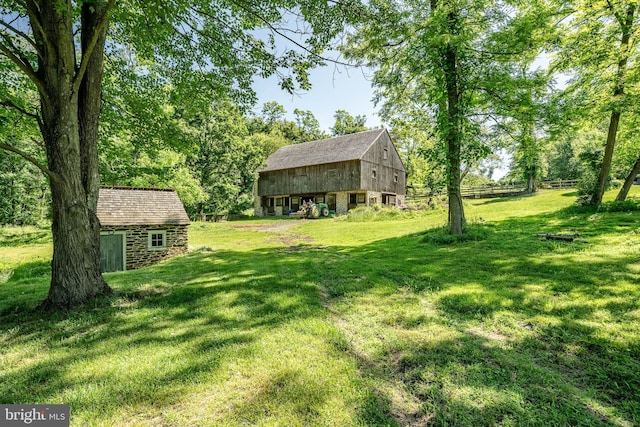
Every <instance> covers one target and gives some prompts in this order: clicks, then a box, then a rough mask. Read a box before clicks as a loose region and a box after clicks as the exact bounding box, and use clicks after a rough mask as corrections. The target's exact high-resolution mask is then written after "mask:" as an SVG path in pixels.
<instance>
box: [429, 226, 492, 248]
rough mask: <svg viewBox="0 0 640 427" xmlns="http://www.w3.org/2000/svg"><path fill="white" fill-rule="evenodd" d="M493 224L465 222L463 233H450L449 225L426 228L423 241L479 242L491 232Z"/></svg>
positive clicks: (439, 242) (442, 243) (435, 243)
mask: <svg viewBox="0 0 640 427" xmlns="http://www.w3.org/2000/svg"><path fill="white" fill-rule="evenodd" d="M493 228H494V226H493V225H490V224H467V225H465V227H464V232H463V234H455V235H454V234H451V233H450V228H449V226H444V227H439V228H432V229H431V230H427V231H426V232H425V233H424V234H423V237H422V242H423V243H431V244H433V245H451V244H453V243H462V242H479V241H482V240H485V239H486V238H487V237H489V236H490V235H491V234H492V232H493Z"/></svg>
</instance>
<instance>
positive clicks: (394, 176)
mask: <svg viewBox="0 0 640 427" xmlns="http://www.w3.org/2000/svg"><path fill="white" fill-rule="evenodd" d="M393 182H395V183H396V184H397V183H398V174H395V175H393Z"/></svg>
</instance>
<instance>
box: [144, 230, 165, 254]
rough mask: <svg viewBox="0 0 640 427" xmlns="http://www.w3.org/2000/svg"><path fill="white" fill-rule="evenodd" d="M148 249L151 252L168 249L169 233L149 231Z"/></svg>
mask: <svg viewBox="0 0 640 427" xmlns="http://www.w3.org/2000/svg"><path fill="white" fill-rule="evenodd" d="M147 236H148V248H149V250H150V251H157V250H161V249H167V231H166V230H149V233H148V234H147Z"/></svg>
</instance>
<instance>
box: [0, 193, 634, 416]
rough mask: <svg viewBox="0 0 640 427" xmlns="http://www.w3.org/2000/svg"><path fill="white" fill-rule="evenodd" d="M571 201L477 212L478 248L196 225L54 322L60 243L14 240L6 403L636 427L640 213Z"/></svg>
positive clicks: (380, 231) (491, 205) (471, 210)
mask: <svg viewBox="0 0 640 427" xmlns="http://www.w3.org/2000/svg"><path fill="white" fill-rule="evenodd" d="M633 191H634V192H633V193H632V196H634V197H636V198H637V197H638V196H640V191H638V187H634V189H633ZM614 195H615V194H608V195H607V197H608V199H607V200H611V198H612V197H613V196H614ZM573 200H574V196H572V195H571V194H570V193H567V192H561V191H545V192H543V193H541V194H539V195H536V196H532V197H519V198H512V199H495V200H475V201H470V202H466V206H465V208H466V214H467V218H468V220H469V222H470V224H471V225H470V230H471V231H472V233H471V234H472V235H474V236H475V238H473V239H472V240H469V241H450V240H448V239H446V238H444V237H443V236H444V234H443V233H442V231H441V230H440V227H442V226H443V225H444V223H445V222H446V212H433V213H431V214H427V215H424V216H419V217H410V216H409V217H403V216H398V217H397V218H394V219H381V218H379V217H378V218H376V220H374V221H364V220H360V221H356V222H353V221H350V220H348V219H346V218H344V217H342V218H335V219H320V220H274V219H263V220H250V221H237V222H225V223H216V224H194V225H192V226H191V227H190V244H191V245H192V249H193V251H192V252H191V253H190V254H189V255H186V256H183V257H180V258H176V259H173V260H170V261H168V262H164V263H161V264H159V265H157V266H154V267H150V268H145V269H141V270H137V271H130V272H125V273H115V274H109V275H106V277H107V280H108V282H109V283H110V284H111V286H112V287H113V288H114V289H115V290H116V294H115V295H114V296H113V297H110V298H106V299H103V300H101V301H98V302H95V303H92V304H90V305H87V306H86V307H83V308H82V309H78V310H74V311H71V312H68V313H57V314H48V315H40V314H38V313H34V312H33V308H34V307H35V306H36V305H37V303H38V302H39V301H40V300H42V299H43V298H44V297H45V295H46V292H47V285H48V280H49V270H48V268H49V266H48V262H49V261H48V260H49V259H50V254H51V252H50V251H51V249H50V241H49V240H46V237H38V239H36V240H35V241H34V240H30V239H31V237H29V236H31V235H32V234H34V233H35V234H37V233H38V231H37V230H32V231H28V230H24V232H25V234H26V235H28V236H27V237H24V238H23V240H24V241H25V242H29V244H21V240H20V239H21V238H20V237H4V236H9V235H11V236H15V235H16V233H18V234H19V233H20V230H15V229H14V230H8V229H7V230H4V229H3V231H2V232H0V313H1V314H0V402H1V403H68V404H70V405H71V407H72V425H203V426H208V425H233V426H235V425H283V426H285V425H286V426H290V425H314V426H315V425H327V426H335V425H341V426H342V425H461V426H466V425H468V426H482V425H505V426H508V425H532V426H538V425H548V426H557V425H620V426H627V425H628V426H632V425H638V424H640V212H639V211H637V210H633V209H631V210H629V209H627V208H625V209H618V208H606V209H605V210H608V212H603V211H599V212H592V211H585V210H580V209H575V208H572V207H571V205H572V203H573ZM607 206H608V205H607ZM619 210H620V211H619ZM394 216H395V214H394ZM569 232H571V233H578V234H579V238H578V239H577V240H575V241H574V242H571V243H568V242H554V241H546V240H541V239H539V238H536V237H533V236H532V234H534V233H569ZM3 239H6V240H7V241H9V240H10V241H11V243H10V244H5V243H3Z"/></svg>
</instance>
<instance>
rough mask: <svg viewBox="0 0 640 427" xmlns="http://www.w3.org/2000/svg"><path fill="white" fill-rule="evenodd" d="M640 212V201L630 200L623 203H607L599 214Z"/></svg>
mask: <svg viewBox="0 0 640 427" xmlns="http://www.w3.org/2000/svg"><path fill="white" fill-rule="evenodd" d="M634 211H640V200H638V199H628V200H625V201H623V202H617V201H614V202H605V203H603V204H601V205H600V207H599V208H598V212H634Z"/></svg>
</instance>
